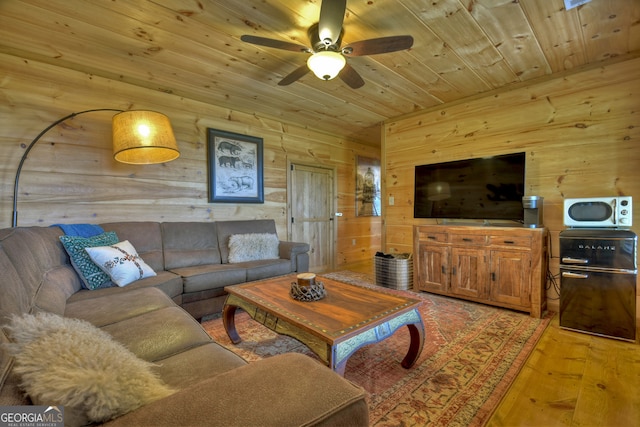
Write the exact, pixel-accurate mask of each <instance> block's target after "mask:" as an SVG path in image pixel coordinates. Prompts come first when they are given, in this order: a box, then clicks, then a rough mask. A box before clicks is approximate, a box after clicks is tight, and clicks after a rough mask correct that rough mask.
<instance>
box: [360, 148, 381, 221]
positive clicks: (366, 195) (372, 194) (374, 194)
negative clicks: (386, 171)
mask: <svg viewBox="0 0 640 427" xmlns="http://www.w3.org/2000/svg"><path fill="white" fill-rule="evenodd" d="M356 216H380V160H378V159H372V158H369V157H362V156H358V157H357V165H356Z"/></svg>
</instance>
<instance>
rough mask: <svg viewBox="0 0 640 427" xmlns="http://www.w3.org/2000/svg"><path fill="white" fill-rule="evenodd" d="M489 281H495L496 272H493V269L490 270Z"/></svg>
mask: <svg viewBox="0 0 640 427" xmlns="http://www.w3.org/2000/svg"><path fill="white" fill-rule="evenodd" d="M491 281H492V282H495V281H496V273H494V272H493V271H492V272H491Z"/></svg>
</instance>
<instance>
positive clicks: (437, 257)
mask: <svg viewBox="0 0 640 427" xmlns="http://www.w3.org/2000/svg"><path fill="white" fill-rule="evenodd" d="M417 261H418V263H417V269H418V270H417V271H418V275H417V282H418V283H414V285H415V286H417V288H418V289H420V290H423V291H434V292H445V291H447V289H448V288H449V280H448V263H449V248H448V247H446V246H437V245H429V244H420V246H419V250H418V260H417Z"/></svg>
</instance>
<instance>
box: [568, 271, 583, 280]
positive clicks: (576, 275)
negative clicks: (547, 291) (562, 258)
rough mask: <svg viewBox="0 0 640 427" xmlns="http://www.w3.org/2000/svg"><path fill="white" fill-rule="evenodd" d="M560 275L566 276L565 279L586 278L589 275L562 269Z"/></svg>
mask: <svg viewBox="0 0 640 427" xmlns="http://www.w3.org/2000/svg"><path fill="white" fill-rule="evenodd" d="M562 277H566V278H567V279H588V278H589V275H588V274H584V273H570V272H568V271H563V272H562Z"/></svg>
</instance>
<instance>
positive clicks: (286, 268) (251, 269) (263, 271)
mask: <svg viewBox="0 0 640 427" xmlns="http://www.w3.org/2000/svg"><path fill="white" fill-rule="evenodd" d="M240 265H242V266H244V267H245V268H246V269H247V282H251V281H253V280H262V279H267V278H269V277H275V276H283V275H285V274H289V273H291V262H289V260H288V259H269V260H260V261H249V262H243V263H241V264H240Z"/></svg>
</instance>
